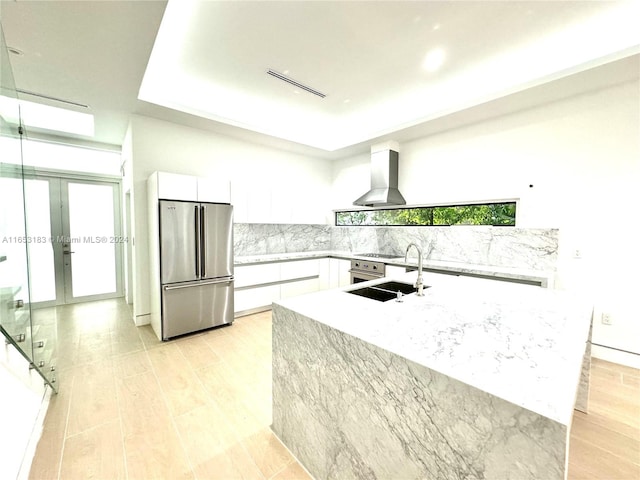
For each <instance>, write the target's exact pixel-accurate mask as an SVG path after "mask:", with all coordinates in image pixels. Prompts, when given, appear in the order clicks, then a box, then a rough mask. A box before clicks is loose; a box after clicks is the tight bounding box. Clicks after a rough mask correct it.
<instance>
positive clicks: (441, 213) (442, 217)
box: [336, 202, 516, 226]
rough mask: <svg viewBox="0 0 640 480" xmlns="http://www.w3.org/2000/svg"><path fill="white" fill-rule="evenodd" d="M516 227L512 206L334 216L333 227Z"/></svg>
mask: <svg viewBox="0 0 640 480" xmlns="http://www.w3.org/2000/svg"><path fill="white" fill-rule="evenodd" d="M515 224H516V203H515V202H504V203H483V204H471V205H443V206H435V207H414V208H394V209H382V210H354V211H344V212H336V225H338V226H347V225H382V226H408V225H430V226H448V225H496V226H497V225H500V226H515Z"/></svg>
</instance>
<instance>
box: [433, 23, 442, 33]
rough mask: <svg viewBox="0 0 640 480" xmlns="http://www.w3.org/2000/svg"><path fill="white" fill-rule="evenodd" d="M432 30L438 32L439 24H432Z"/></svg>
mask: <svg viewBox="0 0 640 480" xmlns="http://www.w3.org/2000/svg"><path fill="white" fill-rule="evenodd" d="M433 30H434V31H435V30H440V24H439V23H436V24H434V25H433Z"/></svg>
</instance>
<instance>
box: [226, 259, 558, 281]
mask: <svg viewBox="0 0 640 480" xmlns="http://www.w3.org/2000/svg"><path fill="white" fill-rule="evenodd" d="M309 258H342V259H347V260H350V259H354V258H359V259H363V260H374V261H379V262H383V263H385V264H386V265H394V266H399V267H407V266H409V267H416V268H417V259H416V258H415V257H413V258H412V257H409V259H408V260H407V262H405V261H404V257H397V258H391V259H389V258H370V257H362V256H358V255H356V254H354V253H351V252H345V251H337V250H321V251H312V252H285V253H273V254H266V255H246V256H238V257H235V259H234V262H235V264H236V265H251V264H259V263H270V262H284V261H291V260H304V259H309ZM422 267H423V269H432V270H441V271H446V272H452V273H461V274H469V275H483V276H487V277H495V278H504V279H510V280H523V281H528V282H539V283H540V284H542V286H545V287H546V286H549V285H552V284H553V279H554V276H555V272H548V271H540V270H528V269H523V268H511V267H497V266H491V265H474V264H469V263H461V262H451V261H449V262H448V261H442V260H427V261H424V262H423V265H422Z"/></svg>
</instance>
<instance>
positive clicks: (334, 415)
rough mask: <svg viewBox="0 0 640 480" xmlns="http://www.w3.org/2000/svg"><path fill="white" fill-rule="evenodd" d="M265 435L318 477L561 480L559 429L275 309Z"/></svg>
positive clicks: (562, 431) (562, 438)
mask: <svg viewBox="0 0 640 480" xmlns="http://www.w3.org/2000/svg"><path fill="white" fill-rule="evenodd" d="M325 300H326V299H325ZM290 306H291V305H289V307H290ZM342 321H343V322H349V321H350V318H349V316H348V315H347V316H345V317H343V318H342ZM404 333H407V332H406V331H405V332H404ZM451 353H452V352H451V351H448V352H445V351H444V350H443V351H442V352H441V354H442V355H450V354H451ZM272 429H273V431H274V432H275V433H276V434H277V435H278V436H279V437H280V439H281V440H282V441H283V442H284V443H285V445H287V446H288V447H289V448H290V449H291V450H292V451H293V453H294V454H295V455H296V456H297V458H298V459H299V460H300V461H301V462H302V463H303V464H304V465H305V467H306V468H307V469H308V470H309V471H310V472H311V473H312V474H313V475H314V476H315V477H316V478H318V479H349V478H354V479H390V478H402V479H414V478H415V479H418V478H433V479H514V480H515V479H517V480H524V479H540V478H545V479H558V480H559V479H562V478H564V468H565V456H566V451H567V448H566V440H567V435H568V426H567V424H566V423H562V422H558V421H556V420H554V419H551V418H548V417H546V416H544V415H540V414H538V413H535V412H532V411H531V410H529V409H527V408H524V407H522V406H519V405H516V404H514V403H511V402H508V401H505V400H503V399H501V398H499V397H496V396H494V395H492V394H490V393H488V392H486V391H483V390H482V389H479V388H476V387H473V386H471V385H469V384H466V383H464V382H461V381H458V380H456V379H454V378H452V377H451V376H448V375H446V374H443V373H441V372H439V371H437V370H435V369H431V368H428V367H426V366H425V365H424V364H421V363H416V362H413V361H411V360H409V359H407V358H405V356H403V355H398V354H396V353H393V352H392V351H389V350H387V349H385V348H381V347H380V346H377V345H375V344H372V343H369V342H367V341H363V340H362V339H361V338H358V337H356V336H353V335H350V334H348V333H345V332H344V331H340V330H338V329H335V328H332V327H330V326H329V325H327V324H325V323H323V322H318V321H316V320H314V319H312V318H310V317H308V316H306V315H303V314H301V313H299V312H296V311H294V310H293V309H292V308H288V307H287V306H285V305H278V304H275V305H274V310H273V425H272Z"/></svg>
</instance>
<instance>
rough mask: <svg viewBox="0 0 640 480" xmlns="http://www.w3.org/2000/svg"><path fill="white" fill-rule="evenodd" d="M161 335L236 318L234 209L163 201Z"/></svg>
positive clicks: (221, 205) (165, 337)
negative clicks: (234, 296) (234, 295)
mask: <svg viewBox="0 0 640 480" xmlns="http://www.w3.org/2000/svg"><path fill="white" fill-rule="evenodd" d="M159 203H160V277H161V288H162V339H163V340H168V339H169V338H172V337H176V336H178V335H184V334H186V333H191V332H197V331H199V330H204V329H207V328H211V327H215V326H218V325H224V324H228V323H232V322H233V207H232V206H231V205H228V204H219V203H201V202H180V201H172V200H160V202H159Z"/></svg>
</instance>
